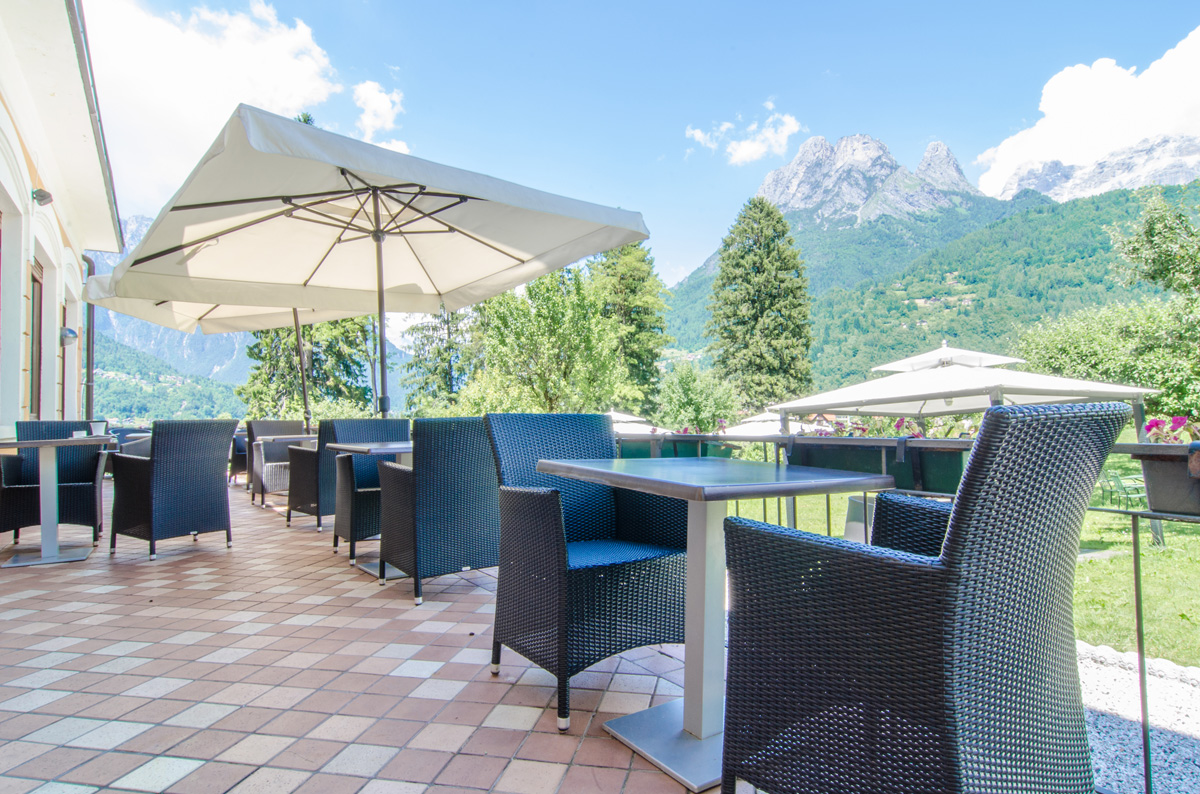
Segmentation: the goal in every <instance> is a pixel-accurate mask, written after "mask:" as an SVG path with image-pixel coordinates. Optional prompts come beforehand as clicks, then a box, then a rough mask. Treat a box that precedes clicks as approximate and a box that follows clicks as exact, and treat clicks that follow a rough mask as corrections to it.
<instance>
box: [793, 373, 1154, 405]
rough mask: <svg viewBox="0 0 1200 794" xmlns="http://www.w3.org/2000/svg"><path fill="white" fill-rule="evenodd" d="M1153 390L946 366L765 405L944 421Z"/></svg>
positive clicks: (1137, 396)
mask: <svg viewBox="0 0 1200 794" xmlns="http://www.w3.org/2000/svg"><path fill="white" fill-rule="evenodd" d="M1155 391H1156V390H1155V389H1141V388H1137V387H1135V386H1121V385H1118V384H1115V383H1097V382H1093V381H1086V380H1075V379H1073V378H1059V377H1056V376H1053V375H1039V374H1037V373H1033V372H1017V371H1013V370H1005V369H994V368H992V367H968V366H963V365H961V364H950V365H948V366H944V367H935V368H933V369H923V370H914V371H912V372H901V373H899V374H896V375H889V376H888V377H886V378H878V379H876V380H869V381H866V382H865V383H858V384H855V385H853V386H846V387H844V388H841V389H834V390H833V391H828V392H824V393H822V394H814V395H812V396H810V397H803V398H801V399H799V400H792V401H790V402H786V403H781V404H779V405H773V406H770V410H772V411H776V412H779V413H787V414H800V415H802V416H803V415H807V414H812V413H834V414H852V415H857V416H910V417H920V416H946V415H950V414H969V413H978V412H981V411H986V410H987V409H988V408H989V407H991V406H992V405H1036V404H1042V403H1076V402H1093V401H1096V400H1124V401H1133V402H1136V401H1140V400H1141V399H1142V398H1143V397H1144V396H1145V395H1147V394H1153V393H1154V392H1155Z"/></svg>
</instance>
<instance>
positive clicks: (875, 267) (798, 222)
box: [667, 190, 1053, 368]
mask: <svg viewBox="0 0 1200 794" xmlns="http://www.w3.org/2000/svg"><path fill="white" fill-rule="evenodd" d="M955 197H956V202H957V203H956V205H955V206H953V207H948V208H944V209H937V210H931V211H929V212H924V213H920V214H917V215H913V216H910V217H908V218H905V219H900V218H894V217H892V216H890V215H884V216H881V217H879V218H876V219H875V220H872V221H868V222H866V223H863V224H861V225H858V226H848V227H846V228H841V229H836V228H814V227H812V225H811V221H809V224H808V225H807V226H805V225H804V224H803V221H804V219H803V218H802V214H801V213H788V214H787V215H785V216H784V217H785V218H787V219H788V221H789V223H790V224H791V228H792V240H793V241H794V242H795V243H796V246H797V247H798V248H799V249H800V250H801V251H803V252H804V266H805V269H806V271H807V274H808V280H809V291H810V292H811V293H812V295H813V297H814V299H815V298H818V297H819V296H821V295H824V294H825V293H826V292H828V291H829V290H831V289H835V288H838V287H841V288H843V289H848V288H850V287H853V286H854V285H856V284H858V283H859V282H861V281H863V280H864V279H875V280H879V281H881V282H882V281H884V280H885V279H887V278H889V277H891V276H894V275H896V274H897V273H900V272H901V271H902V270H904V268H906V267H907V266H908V265H910V264H912V263H913V262H914V261H916V260H917V259H918V258H920V257H921V256H923V255H925V254H927V253H929V252H931V251H934V250H936V249H938V248H941V247H943V246H945V245H948V244H949V243H951V242H953V241H955V240H957V239H959V238H960V237H963V236H965V235H967V234H970V233H971V232H975V231H978V230H979V229H982V228H984V227H986V226H988V225H990V224H992V223H995V222H996V221H999V220H1001V219H1003V218H1007V217H1009V216H1010V215H1015V214H1018V213H1021V212H1024V211H1026V210H1028V209H1030V208H1032V207H1037V206H1043V205H1051V204H1053V202H1052V200H1051V199H1049V198H1047V197H1046V196H1043V195H1042V194H1041V193H1037V192H1035V191H1032V190H1026V191H1022V192H1021V193H1019V194H1017V195H1016V196H1014V197H1013V198H1012V200H1011V201H1001V200H999V199H993V198H988V197H986V196H972V195H968V194H956V196H955ZM716 273H717V257H716V255H715V254H714V255H713V256H712V257H710V258H709V259H708V261H706V262H705V263H704V264H703V265H702V266H701V267H699V268H697V269H696V270H695V271H693V272H692V273H691V274H690V275H689V276H688V277H687V278H685V279H684V280H683V281H681V282H680V283H679V284H676V285H675V287H674V288H672V292H673V296H672V298H671V300H670V306H669V308H668V311H667V332H668V333H670V334H671V335H672V336H674V337H675V339H676V340H677V341H676V343H675V345H676V347H678V348H680V349H681V350H687V351H697V350H701V349H702V348H704V347H705V346H706V345H707V344H708V342H709V340H708V339H707V338H706V337H705V335H704V324H705V323H706V322H707V320H708V311H707V309H706V304H707V303H708V297H709V293H710V292H711V291H712V282H713V279H714V278H715V277H716ZM816 366H817V367H818V368H819V366H820V362H819V361H818V362H817V363H816Z"/></svg>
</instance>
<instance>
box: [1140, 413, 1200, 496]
mask: <svg viewBox="0 0 1200 794" xmlns="http://www.w3.org/2000/svg"><path fill="white" fill-rule="evenodd" d="M1145 431H1146V441H1147V442H1149V443H1146V444H1139V445H1138V447H1139V448H1138V451H1137V452H1135V453H1134V454H1133V456H1132V457H1133V458H1134V459H1135V460H1138V461H1141V464H1142V476H1143V477H1144V479H1145V481H1146V503H1147V504H1148V505H1149V507H1150V509H1151V510H1153V511H1155V512H1159V513H1178V514H1181V515H1193V516H1194V515H1200V479H1196V478H1194V477H1192V476H1190V475H1189V474H1188V446H1187V445H1188V444H1189V443H1190V442H1193V441H1196V440H1200V425H1197V424H1196V423H1194V422H1192V421H1190V420H1189V419H1188V417H1186V416H1173V417H1171V419H1169V420H1168V419H1151V420H1150V421H1148V422H1146V426H1145ZM1156 447H1157V448H1156Z"/></svg>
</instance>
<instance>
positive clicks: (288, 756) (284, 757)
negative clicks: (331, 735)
mask: <svg viewBox="0 0 1200 794" xmlns="http://www.w3.org/2000/svg"><path fill="white" fill-rule="evenodd" d="M345 747H346V745H345V743H344V742H331V741H325V740H321V739H298V740H296V741H295V742H293V743H292V744H290V745H288V747H287V749H285V750H284V751H283V752H282V753H280V754H279V755H277V756H275V757H274V758H273V759H271V766H279V767H284V768H287V769H306V770H309V771H316V770H318V769H320V768H321V767H323V766H325V764H327V763H328V762H329V760H330V759H331V758H333V757H334V756H335V755H337V754H338V753H339V752H341V751H342V750H343V749H344V748H345Z"/></svg>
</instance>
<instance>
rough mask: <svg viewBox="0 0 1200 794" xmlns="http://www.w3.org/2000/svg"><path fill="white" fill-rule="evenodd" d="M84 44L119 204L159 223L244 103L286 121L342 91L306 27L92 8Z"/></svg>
mask: <svg viewBox="0 0 1200 794" xmlns="http://www.w3.org/2000/svg"><path fill="white" fill-rule="evenodd" d="M87 26H88V39H89V44H90V48H91V56H92V67H93V70H94V71H95V74H96V91H97V94H98V96H99V98H100V110H101V114H102V116H103V120H104V132H105V139H106V141H107V144H108V152H109V157H110V159H111V162H112V167H113V181H114V182H115V183H116V188H117V194H118V201H119V203H120V207H121V211H122V212H123V213H125V214H133V213H142V214H146V215H153V214H155V213H157V212H158V210H159V208H160V207H161V206H162V205H163V204H164V203H166V201H167V199H169V198H170V197H171V195H172V194H173V193H174V192H175V191H176V190H177V189H178V188H179V186H180V184H182V182H183V180H184V179H185V178H186V177H187V175H188V173H189V172H190V171H191V169H192V168H193V167H194V166H195V165H196V163H197V162H198V161H199V159H200V157H201V156H202V155H203V154H204V152H205V151H206V150H207V149H208V147H209V146H210V145H211V144H212V142H213V139H214V138H215V137H216V135H217V133H218V132H220V130H221V127H222V126H224V124H225V122H226V121H227V120H228V119H229V116H230V114H231V113H233V110H234V108H236V107H237V105H238V103H239V102H245V103H247V104H250V105H255V106H257V107H261V108H263V109H265V110H269V111H271V112H273V113H279V114H281V115H284V116H294V115H296V114H298V113H300V112H301V111H303V110H306V109H311V108H312V107H313V106H314V105H317V104H319V103H321V102H323V101H324V100H325V99H327V98H328V97H329V96H330V95H331V94H334V93H336V92H338V91H340V90H341V86H340V85H338V83H337V82H336V81H335V78H334V70H333V67H332V66H331V65H330V62H329V57H328V55H327V54H326V53H325V51H324V50H323V49H321V47H319V46H318V45H317V43H316V42H315V41H314V40H313V35H312V30H310V29H309V27H308V26H307V25H305V24H304V23H303V22H301V21H300V20H293V22H292V24H291V25H288V24H286V23H283V22H280V21H279V19H278V17H277V16H276V14H275V9H274V8H273V7H271V6H270V5H267V4H266V3H264V2H262V0H251V2H250V4H249V11H248V12H247V11H243V12H236V13H234V12H228V11H214V10H210V9H208V8H205V7H197V8H194V9H192V11H191V12H190V14H189V16H187V17H184V16H182V15H179V14H171V15H168V16H156V15H155V14H153V13H151V12H150V11H148V10H146V9H145V8H143V7H142V6H141V5H140V4H139V3H138V2H137V0H102V2H96V1H95V0H88V2H87Z"/></svg>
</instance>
